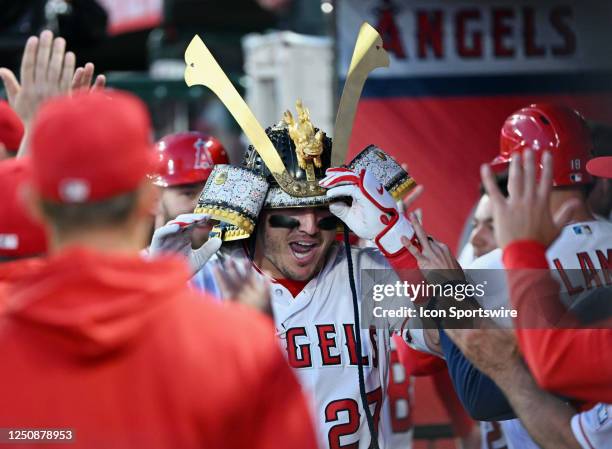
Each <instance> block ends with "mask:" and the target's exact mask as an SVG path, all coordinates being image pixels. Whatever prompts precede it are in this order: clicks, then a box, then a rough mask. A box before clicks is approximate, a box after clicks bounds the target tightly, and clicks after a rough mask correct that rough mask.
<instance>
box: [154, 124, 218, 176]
mask: <svg viewBox="0 0 612 449" xmlns="http://www.w3.org/2000/svg"><path fill="white" fill-rule="evenodd" d="M155 148H156V150H157V151H158V153H159V157H160V165H161V169H160V173H159V174H158V175H156V176H155V177H154V183H155V184H156V185H158V186H160V187H170V186H177V185H181V184H192V183H196V182H203V181H206V180H207V179H208V177H209V176H210V173H211V172H212V169H213V167H214V166H215V165H216V164H228V163H229V160H228V158H227V152H226V151H225V148H223V145H221V142H219V140H217V139H216V138H214V137H212V136H208V135H206V134H202V133H200V132H182V133H176V134H170V135H168V136H165V137H163V138H162V139H160V140H159V141H158V142H157V144H156V145H155Z"/></svg>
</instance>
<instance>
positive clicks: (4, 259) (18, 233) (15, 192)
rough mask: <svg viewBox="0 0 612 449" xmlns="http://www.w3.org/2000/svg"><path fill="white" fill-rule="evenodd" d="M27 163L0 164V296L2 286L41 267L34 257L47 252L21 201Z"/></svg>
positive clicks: (27, 177)
mask: <svg viewBox="0 0 612 449" xmlns="http://www.w3.org/2000/svg"><path fill="white" fill-rule="evenodd" d="M28 162H29V161H28V160H27V158H26V159H23V158H21V159H14V158H11V159H6V160H3V161H0V198H1V199H0V204H2V206H1V207H0V297H1V296H2V288H3V287H2V286H3V285H4V286H6V285H7V284H8V283H10V282H13V281H15V280H16V279H17V278H18V277H19V276H21V275H22V274H24V273H27V272H29V271H30V270H33V269H35V268H37V267H38V266H39V265H41V264H42V260H41V259H40V258H39V257H38V256H42V255H44V254H46V252H47V237H46V235H45V230H44V227H43V225H42V223H40V222H39V221H38V220H36V219H35V218H34V217H32V216H31V214H30V212H29V211H28V210H27V208H26V205H25V204H24V202H23V199H24V188H25V185H26V183H27V182H29V180H30V177H31V175H30V173H31V170H29V164H28ZM1 302H2V300H1V298H0V303H1ZM1 308H2V307H1V305H0V309H1Z"/></svg>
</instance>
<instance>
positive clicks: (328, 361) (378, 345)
mask: <svg viewBox="0 0 612 449" xmlns="http://www.w3.org/2000/svg"><path fill="white" fill-rule="evenodd" d="M224 257H231V258H232V259H234V260H235V259H236V258H246V254H245V252H244V250H243V249H242V248H240V249H236V250H234V251H232V252H231V253H229V254H225V255H221V256H220V258H221V259H223V258H224ZM352 257H353V265H354V274H355V284H356V288H357V297H358V299H359V301H360V302H361V301H362V296H363V295H362V294H361V292H360V290H361V289H360V285H361V279H360V276H361V274H362V270H365V269H381V270H386V273H388V275H389V277H390V278H393V279H396V280H397V276H396V275H395V273H394V272H393V271H392V269H391V267H390V265H389V263H388V262H387V260H386V259H385V257H384V256H383V255H382V254H381V253H380V252H379V251H378V250H377V249H375V248H352ZM254 269H256V267H254ZM387 282H392V281H391V280H389V281H387ZM271 294H272V309H273V312H274V320H275V324H276V330H277V335H278V337H279V340H280V344H281V346H282V347H283V349H284V351H285V353H286V355H287V358H288V361H289V364H290V365H291V366H292V367H293V369H294V370H295V372H296V374H297V375H298V378H299V380H300V382H301V384H302V386H303V388H304V390H305V391H306V392H307V397H309V399H310V405H311V410H312V412H313V416H314V421H315V426H316V428H317V429H316V430H317V432H318V436H319V443H320V444H321V446H322V447H324V448H330V449H334V448H340V447H355V448H360V449H367V448H368V447H369V444H370V431H369V429H368V424H367V421H366V415H365V412H364V410H363V408H362V403H361V397H360V394H359V380H358V368H357V355H356V349H355V322H354V314H353V299H352V295H351V289H350V285H349V278H348V264H347V260H346V255H345V251H344V247H343V246H340V245H338V246H335V247H332V249H331V250H330V254H329V256H328V260H327V263H326V264H325V266H324V267H323V269H322V270H321V272H320V273H319V274H318V275H317V276H316V277H315V278H313V279H312V280H311V281H310V282H308V283H307V284H306V286H305V287H304V288H303V289H302V290H301V291H300V292H299V293H298V294H297V295H296V296H295V297H294V296H293V295H292V294H291V293H290V291H289V290H288V289H287V288H286V287H285V286H283V285H282V284H280V283H273V284H272V286H271ZM361 319H362V322H361V327H362V329H361V330H360V332H361V340H362V354H363V365H364V366H363V370H364V378H365V385H366V392H367V395H368V400H369V401H368V402H369V403H370V410H371V413H372V417H373V418H374V420H375V422H376V423H377V428H378V443H379V447H380V448H381V449H383V448H395V447H398V448H399V447H401V448H403V449H405V448H406V447H407V446H406V444H407V442H409V439H408V438H399V440H400V441H401V444H400V445H399V446H394V445H393V441H394V439H395V437H396V435H394V431H393V424H392V423H393V421H392V418H391V415H390V405H389V397H388V395H387V385H389V379H390V371H389V364H390V350H391V337H390V336H391V333H390V329H391V328H393V327H395V326H397V327H399V326H400V325H401V324H400V323H397V322H393V323H392V322H384V323H383V322H380V321H377V324H376V327H374V328H373V329H371V330H369V331H368V330H366V327H368V326H369V323H365V322H363V318H361ZM396 405H397V404H396ZM406 406H408V407H409V405H408V404H406ZM402 407H403V406H402ZM405 414H406V415H407V416H409V409H408V410H405ZM350 445H355V446H350ZM408 447H409V446H408Z"/></svg>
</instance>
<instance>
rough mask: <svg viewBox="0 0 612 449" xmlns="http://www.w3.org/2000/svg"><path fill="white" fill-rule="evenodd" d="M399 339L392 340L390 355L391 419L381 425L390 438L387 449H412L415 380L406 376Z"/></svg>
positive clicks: (388, 392)
mask: <svg viewBox="0 0 612 449" xmlns="http://www.w3.org/2000/svg"><path fill="white" fill-rule="evenodd" d="M398 344H404V343H402V342H401V341H400V342H398V341H397V338H392V339H391V353H390V355H389V385H388V386H387V396H388V400H387V407H388V408H389V410H388V413H389V419H388V420H383V421H382V422H381V423H380V425H381V426H384V427H386V428H385V430H384V433H385V435H387V436H388V442H387V447H389V448H394V449H410V448H411V447H412V437H413V433H414V423H413V415H412V412H413V410H412V407H413V404H414V379H413V378H412V377H410V376H408V375H407V374H406V368H405V367H404V365H403V364H402V363H401V362H400V360H399V354H398V352H397V349H396V345H398Z"/></svg>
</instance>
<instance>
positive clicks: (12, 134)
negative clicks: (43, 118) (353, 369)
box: [0, 100, 23, 160]
mask: <svg viewBox="0 0 612 449" xmlns="http://www.w3.org/2000/svg"><path fill="white" fill-rule="evenodd" d="M22 138H23V123H21V119H20V118H19V116H18V115H17V113H16V112H15V111H13V109H12V108H11V107H10V106H9V104H8V103H7V102H6V101H2V100H0V160H2V159H7V158H9V157H13V156H15V155H16V154H17V150H19V145H20V144H21V139H22Z"/></svg>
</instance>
